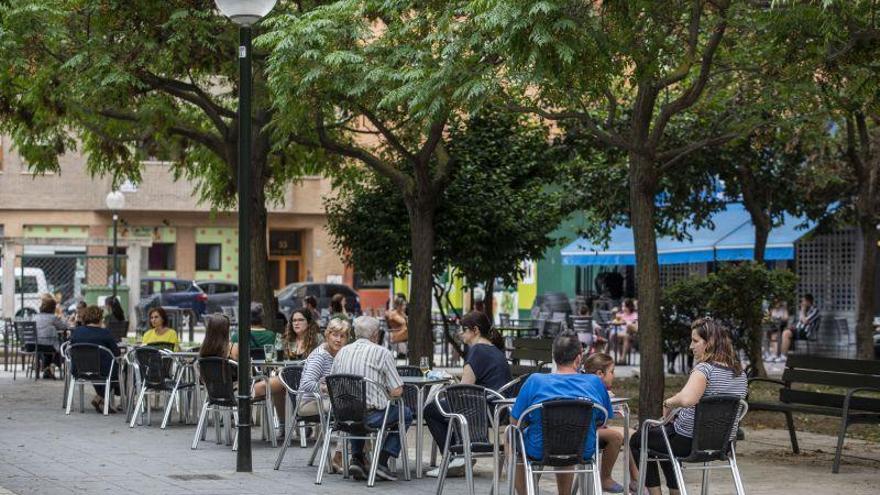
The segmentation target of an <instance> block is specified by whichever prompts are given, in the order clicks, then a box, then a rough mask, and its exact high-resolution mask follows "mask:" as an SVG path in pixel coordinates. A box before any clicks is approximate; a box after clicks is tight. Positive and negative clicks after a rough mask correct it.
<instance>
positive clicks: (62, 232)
mask: <svg viewBox="0 0 880 495" xmlns="http://www.w3.org/2000/svg"><path fill="white" fill-rule="evenodd" d="M23 237H55V238H60V239H86V238H88V237H89V228H88V227H87V226H85V225H25V226H24V229H23Z"/></svg>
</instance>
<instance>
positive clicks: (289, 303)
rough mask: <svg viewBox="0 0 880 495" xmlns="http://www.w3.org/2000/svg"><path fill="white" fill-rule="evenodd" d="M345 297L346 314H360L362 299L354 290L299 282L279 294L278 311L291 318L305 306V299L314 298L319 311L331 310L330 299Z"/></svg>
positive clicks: (346, 287)
mask: <svg viewBox="0 0 880 495" xmlns="http://www.w3.org/2000/svg"><path fill="white" fill-rule="evenodd" d="M340 293H341V294H342V295H344V296H345V312H346V313H348V314H350V315H356V314H359V313H360V309H361V299H360V296H358V293H357V292H355V290H354V289H352V288H351V287H349V286H347V285H343V284H327V283H319V282H299V283H295V284H290V285H288V286H287V287H285V288H283V289H281V292H279V293H278V310H279V311H281V312H282V313H284V316H285V317H287V318H290V314H291V313H293V311H294V310H295V309H297V308H301V307H302V306H303V299H305V298H306V297H307V296H314V297H315V299H317V300H318V309H319V310H323V309H325V308H326V309H329V308H330V299H331V298H332V297H333V296H335V295H336V294H340Z"/></svg>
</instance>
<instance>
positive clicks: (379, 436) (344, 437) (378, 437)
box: [315, 375, 410, 487]
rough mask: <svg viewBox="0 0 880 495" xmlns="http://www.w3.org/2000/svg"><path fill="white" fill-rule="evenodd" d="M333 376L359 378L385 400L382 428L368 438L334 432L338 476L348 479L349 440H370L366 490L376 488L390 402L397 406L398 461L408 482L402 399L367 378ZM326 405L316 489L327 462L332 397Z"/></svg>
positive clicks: (330, 434)
mask: <svg viewBox="0 0 880 495" xmlns="http://www.w3.org/2000/svg"><path fill="white" fill-rule="evenodd" d="M330 376H334V375H329V376H328V378H329V377H330ZM335 376H351V377H355V378H359V379H360V380H362V381H363V382H364V383H365V384H366V385H365V387H366V386H367V385H368V386H373V387H376V389H377V390H379V391H380V393H381V394H383V395H384V397H385V399H386V400H387V401H388V403H387V404H386V406H385V413H384V416H383V417H382V426H380V427H379V428H377V429H376V430H375V431H372V432H370V434H369V435H351V434H349V433H347V432H344V431H341V430H337V439H338V440H339V441H341V442H342V468H343V469H342V473H343V477H345V478H348V476H349V472H348V467H349V460H348V441H349V440H370V441H371V442H373V459H372V460H371V462H370V474H369V476H368V477H367V486H368V487H373V486H374V485H375V484H376V470H377V469H378V467H379V454H380V453H381V451H382V448H381V447H382V443H383V441H384V440H385V435H386V434H387V432H388V415H389V413H390V411H391V405H392V404H393V403H394V402H397V403H398V405H399V407H398V422H397V425H398V435H399V436H400V458H401V461H402V464H403V476H404V479H405V480H406V481H409V480H410V472H409V460H408V455H407V447H406V424H405V423H404V422H403V419H404V412H403V408H404V407H405V404H404V403H403V398H402V397H391V396H390V395H389V394H388V391H387V390H386V389H385V387H384V386H383V385H381V384H379V383H376V382H374V381H373V380H370V379H368V378H364V377H361V376H356V375H335ZM330 401H331V402H330V414H331V416H330V419H329V420H328V423H327V430H326V434H325V435H324V438H323V440H324V445H323V446H322V448H321V461H320V463H319V465H318V475H317V478H316V479H315V484H316V485H320V484H321V482H322V480H323V477H324V470H325V469H326V467H327V459H328V457H329V455H330V439H331V438H332V437H333V432H334V430H333V426H334V424H333V423H334V421H335V419H333V416H332V414H333V401H332V397H331V399H330ZM364 401H366V394H365V395H364ZM365 412H366V409H365ZM365 426H366V425H365Z"/></svg>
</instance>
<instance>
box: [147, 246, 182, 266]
mask: <svg viewBox="0 0 880 495" xmlns="http://www.w3.org/2000/svg"><path fill="white" fill-rule="evenodd" d="M174 265H175V250H174V243H173V242H158V243H153V245H152V246H150V253H149V264H148V268H149V269H150V270H174Z"/></svg>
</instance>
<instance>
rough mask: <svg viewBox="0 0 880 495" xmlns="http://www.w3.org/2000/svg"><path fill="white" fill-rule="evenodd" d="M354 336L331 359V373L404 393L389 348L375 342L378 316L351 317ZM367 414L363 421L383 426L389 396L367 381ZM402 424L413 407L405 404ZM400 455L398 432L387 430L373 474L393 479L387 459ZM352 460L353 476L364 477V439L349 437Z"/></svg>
mask: <svg viewBox="0 0 880 495" xmlns="http://www.w3.org/2000/svg"><path fill="white" fill-rule="evenodd" d="M354 334H355V338H356V339H357V340H355V341H354V342H353V343H351V344H349V345H347V346H345V347H343V348H342V349H340V350H339V352H338V353H337V354H336V358H335V359H334V360H333V368H332V370H331V373H332V374H348V375H357V376H362V377H364V378H366V379H368V380H371V381H373V382H376V383H378V384H379V385H380V386H382V387H385V391H386V392H388V395H389V396H391V397H399V396H400V395H401V394H402V393H403V381H402V380H401V379H400V375H399V374H398V373H397V366H396V365H395V363H394V356H392V354H391V351H389V350H388V349H386V348H384V347H381V346H379V345H377V344H376V342H377V341H378V339H379V320H377V319H376V318H373V317H372V316H360V317H358V318H356V319H355V320H354ZM366 388H367V409H368V412H367V415H366V418H365V419H366V423H367V424H368V425H369V426H371V427H374V428H379V427H380V426H382V419H383V417H384V416H385V408H386V406H388V399H387V398H386V397H385V394H382V393H381V391H380V390H377V388H376V387H375V386H373V385H367V387H366ZM398 407H399V405H398V404H394V405H392V406H391V408H390V411H389V413H388V423H387V425H388V426H391V425H396V424H397V419H398V409H397V408H398ZM404 421H405V423H406V424H405V427H404V428H403V432H402V433H403V434H406V428H408V427H409V425H410V424H411V423H412V411H410V410H409V408H407V407H405V406H404ZM398 455H400V436H399V435H398V434H397V433H389V434H388V435H387V436H386V437H385V440H384V443H383V445H382V451H381V452H380V453H379V465H378V466H377V468H376V475H377V476H378V477H379V478H380V479H384V480H389V481H395V480H397V476H395V475H394V473H393V472H392V471H391V469H389V468H388V459H389V458H390V457H394V458H397V456H398ZM351 457H352V463H351V467H350V468H349V471H350V472H351V474H352V476H354V478H355V479H358V480H363V479H366V472H367V470H366V461H365V458H364V441H363V440H352V441H351Z"/></svg>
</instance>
